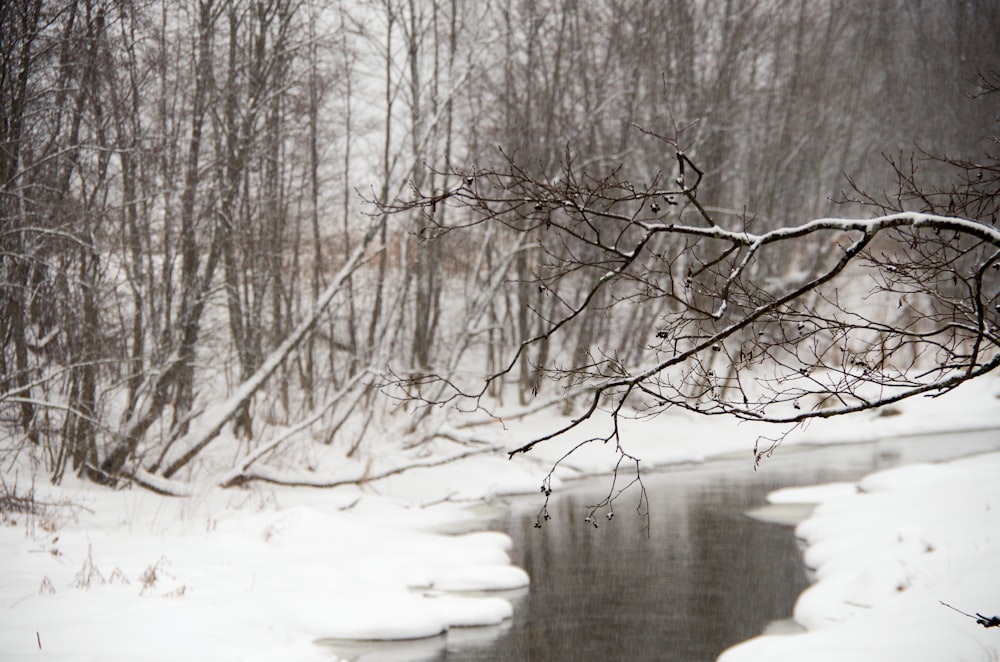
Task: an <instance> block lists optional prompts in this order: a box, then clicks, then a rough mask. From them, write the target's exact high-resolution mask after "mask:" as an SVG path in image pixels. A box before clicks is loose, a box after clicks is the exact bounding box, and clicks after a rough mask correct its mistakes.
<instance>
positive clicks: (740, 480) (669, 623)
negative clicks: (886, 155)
mask: <svg viewBox="0 0 1000 662" xmlns="http://www.w3.org/2000/svg"><path fill="white" fill-rule="evenodd" d="M995 448H1000V433H998V432H997V431H987V432H979V433H967V434H962V435H950V436H947V437H940V436H939V437H921V438H910V439H898V440H889V441H882V442H878V443H874V444H863V445H855V446H841V447H825V448H818V449H817V448H813V449H808V450H799V449H796V448H792V447H789V448H785V449H781V450H780V452H779V453H777V454H776V455H775V456H774V457H772V458H771V459H770V460H767V461H766V462H765V463H764V464H763V465H762V467H761V468H760V469H759V470H758V471H753V469H752V465H751V463H750V461H749V459H748V458H739V459H732V460H718V461H713V462H710V463H708V464H706V465H700V466H695V467H682V468H676V469H673V470H670V471H665V472H659V473H652V474H648V475H646V476H645V477H644V479H643V481H644V484H645V487H646V492H647V494H648V497H649V502H650V507H649V519H648V520H646V519H645V518H643V517H642V516H640V515H638V514H637V513H636V510H635V509H636V506H637V503H638V497H639V493H638V491H637V490H635V489H633V490H632V491H630V492H626V493H625V494H624V495H623V496H622V497H621V498H620V499H619V500H618V501H617V502H616V504H615V508H614V510H615V517H614V519H613V520H610V521H609V520H607V518H606V516H604V515H603V514H602V515H600V516H599V517H598V518H597V521H598V524H599V528H596V529H595V528H594V527H593V526H592V525H591V524H588V523H586V522H585V521H584V518H585V517H586V516H587V515H588V514H589V512H590V508H589V506H590V505H592V504H594V503H597V502H599V501H601V500H602V499H603V498H604V497H605V496H607V494H608V490H609V487H610V478H608V477H604V478H597V479H593V480H588V481H585V482H582V483H581V484H579V485H576V486H574V487H572V488H571V489H566V490H561V491H559V492H557V493H556V494H553V498H552V500H551V502H550V505H549V513H550V514H551V516H552V519H551V520H550V521H548V522H545V523H544V526H543V527H542V528H541V529H537V528H535V527H534V523H535V521H536V517H535V514H536V512H537V511H538V509H539V508H540V506H541V505H542V500H541V497H540V496H539V497H534V498H530V497H524V498H518V499H514V500H512V502H511V504H510V506H511V513H510V515H509V517H508V518H507V519H506V521H504V522H502V523H500V525H501V526H504V527H505V528H506V530H507V531H508V532H509V533H510V534H511V536H512V537H513V539H514V551H513V557H514V562H515V563H516V564H518V565H520V566H521V567H523V568H525V569H526V570H527V571H528V573H529V574H530V575H531V580H532V584H531V588H530V589H529V590H527V591H525V592H522V593H521V594H518V595H514V596H511V599H512V601H513V602H514V606H515V617H514V619H513V621H512V622H511V623H508V624H505V625H504V626H503V627H498V628H475V629H469V630H454V631H452V632H450V633H449V634H448V635H447V636H444V637H439V638H437V639H432V640H427V641H423V642H420V643H416V642H414V643H409V644H397V645H393V646H381V645H379V646H365V647H363V648H359V649H356V650H354V651H347V650H341V651H340V652H341V653H342V654H345V653H347V654H348V655H349V656H350V658H351V659H357V660H364V661H365V662H375V661H376V660H379V661H383V662H384V661H388V660H399V661H415V660H448V661H452V662H454V661H463V662H464V661H470V662H471V661H477V660H482V661H490V662H504V661H511V662H514V661H518V662H520V661H525V660H540V661H546V662H557V661H559V660H567V661H569V660H572V661H574V662H575V661H577V660H661V661H669V660H677V661H684V662H697V661H699V660H706V661H709V660H714V659H715V658H716V657H717V656H718V654H719V653H721V652H722V651H723V650H724V649H726V648H728V647H729V646H731V645H733V644H735V643H738V642H740V641H743V640H745V639H748V638H750V637H753V636H756V635H757V634H760V633H761V632H762V631H763V630H764V629H765V627H767V626H768V624H769V623H772V622H774V621H781V620H782V619H787V618H789V617H790V616H791V610H792V606H793V605H794V602H795V599H796V597H797V596H798V594H799V593H800V592H801V591H802V590H803V589H804V588H805V587H806V585H807V583H808V579H807V576H806V572H805V569H804V567H803V566H802V562H801V550H800V549H799V548H798V546H797V543H796V541H795V538H794V535H793V532H792V529H791V528H790V527H788V526H785V525H780V524H774V523H768V522H761V521H758V520H755V519H752V518H750V517H748V516H747V515H746V512H747V511H749V510H752V509H755V508H758V507H760V506H761V505H763V504H764V502H765V496H766V495H767V493H768V492H770V491H772V490H774V489H777V488H779V487H784V486H789V485H804V484H812V483H823V482H831V481H842V480H856V479H857V478H859V477H860V476H862V475H864V474H866V473H869V472H871V471H874V470H876V469H880V468H887V467H891V466H896V465H899V464H908V463H912V462H917V461H925V460H934V459H948V458H952V457H958V456H961V455H965V454H969V453H971V452H979V451H982V450H986V449H995ZM747 455H748V456H749V453H747ZM647 524H648V528H647ZM352 653H353V654H352Z"/></svg>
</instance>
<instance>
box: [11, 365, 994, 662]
mask: <svg viewBox="0 0 1000 662" xmlns="http://www.w3.org/2000/svg"><path fill="white" fill-rule="evenodd" d="M996 385H997V383H996V380H995V379H994V380H992V381H991V380H989V379H984V380H979V381H978V382H974V383H972V384H969V385H966V386H964V387H962V388H960V389H958V390H956V391H955V392H953V393H949V394H947V395H945V396H942V397H940V398H921V399H919V400H915V401H913V402H907V403H903V405H902V406H901V407H900V408H901V409H902V410H903V415H900V416H891V417H889V416H882V417H880V416H877V415H874V414H872V415H867V416H855V417H852V418H850V419H841V420H836V421H819V422H817V423H815V424H813V425H812V426H809V427H807V428H804V429H800V430H796V431H794V432H792V433H791V434H789V435H788V436H787V437H785V439H784V441H783V444H786V445H794V444H800V445H802V444H810V443H828V442H832V441H840V442H845V441H866V440H869V439H872V438H875V437H880V436H890V435H899V434H912V433H914V432H932V431H940V430H947V429H977V428H987V427H990V426H995V425H996V424H997V422H998V420H1000V417H998V416H997V415H996V414H997V413H998V408H1000V407H998V403H1000V401H998V400H997V399H996V397H995V396H994V393H995V391H996ZM497 413H498V414H499V416H500V418H498V419H496V420H495V423H494V424H490V425H485V426H483V427H480V428H477V429H476V436H477V438H479V439H480V440H485V441H487V442H488V443H492V444H494V448H493V450H491V451H489V452H485V451H488V450H489V449H484V452H481V453H480V452H478V451H477V452H476V453H468V452H466V451H467V450H468V449H467V448H461V447H460V448H457V449H456V445H455V444H454V443H453V442H446V441H443V440H442V441H436V442H433V443H431V444H428V445H426V446H424V447H422V448H421V449H420V452H421V453H423V454H424V455H423V460H424V461H425V463H426V464H427V465H428V466H426V467H424V468H418V469H412V470H407V471H403V472H401V473H394V471H395V470H396V469H398V468H399V467H400V466H402V465H404V464H405V463H406V462H412V461H413V458H412V457H409V456H406V454H405V453H402V452H393V451H392V449H391V445H389V446H390V448H388V449H387V452H384V453H381V452H380V453H378V454H373V456H372V457H370V458H368V459H367V460H366V461H367V462H368V463H369V464H368V465H367V466H362V465H361V464H357V465H351V464H350V462H348V461H346V460H345V459H344V458H343V457H342V456H341V457H331V458H323V457H314V458H312V459H314V460H316V463H315V467H314V468H315V471H314V472H313V473H311V474H309V475H303V476H302V478H303V481H305V480H307V479H314V478H315V477H316V476H317V475H319V476H323V477H324V479H327V478H329V479H330V480H337V479H338V478H340V477H350V476H351V475H362V474H364V473H366V472H371V473H372V474H375V475H382V474H385V475H386V476H387V477H385V478H383V479H381V480H377V481H372V482H368V483H366V484H364V485H363V486H361V487H358V486H354V485H344V486H340V487H336V488H333V489H310V488H284V487H276V486H272V485H269V484H266V483H263V482H260V483H251V484H249V485H248V486H245V487H242V488H232V489H228V490H224V489H219V488H215V487H205V488H202V489H194V490H193V491H192V492H191V494H190V495H189V496H186V497H184V498H169V497H162V496H159V495H156V494H153V493H151V492H148V491H145V490H142V489H139V488H134V489H129V490H124V491H112V490H109V489H106V488H102V487H99V486H95V485H90V484H83V483H78V482H74V481H73V480H72V479H71V478H67V479H66V481H65V483H64V485H63V486H62V487H54V486H48V485H40V484H39V485H36V486H34V497H35V499H36V501H37V502H38V503H39V508H38V509H37V512H36V513H34V514H31V513H12V514H8V515H7V516H5V518H4V519H3V521H2V522H0V651H2V654H3V659H5V660H8V659H13V660H16V659H22V658H26V657H27V656H29V655H30V656H32V657H35V656H37V655H38V654H39V652H40V651H41V652H42V653H44V654H45V655H47V656H50V657H54V658H56V659H60V660H114V659H121V660H136V659H142V660H151V659H153V660H155V659H164V660H166V659H170V660H177V659H212V660H230V659H239V660H272V659H295V660H327V661H328V660H330V659H331V653H330V651H328V650H324V649H323V648H321V647H320V646H317V645H316V642H317V641H318V640H323V639H341V640H343V639H407V638H413V637H437V640H438V643H435V644H433V645H432V646H431V648H432V649H433V648H434V646H440V639H441V633H447V634H446V638H447V641H448V642H449V645H451V642H452V641H453V638H454V640H455V641H457V640H458V639H459V638H464V637H471V638H476V637H478V636H482V637H485V638H487V639H488V638H489V637H495V636H499V633H500V632H501V630H502V628H503V627H504V624H505V623H506V622H507V619H509V618H510V616H511V614H512V612H513V607H512V605H511V602H510V599H511V598H510V595H509V594H508V593H497V592H498V591H509V590H510V589H517V588H520V589H521V590H522V591H523V590H524V587H526V586H527V585H528V577H527V575H526V574H525V573H524V571H523V570H521V569H519V568H516V567H514V566H513V565H512V564H511V561H510V557H509V556H508V551H509V548H510V545H511V541H510V538H509V537H508V536H506V535H505V534H502V533H496V532H488V531H480V532H477V533H464V534H463V533H462V532H463V531H465V532H468V531H471V530H474V529H482V528H484V527H488V526H489V525H490V524H491V522H493V521H495V518H496V516H497V513H498V512H499V511H500V510H501V509H502V505H501V504H497V503H495V502H492V501H491V500H492V499H494V498H495V497H499V496H502V495H505V494H514V493H525V492H537V491H538V489H539V487H540V486H541V484H542V481H543V479H545V477H546V475H547V474H548V473H549V471H550V470H551V468H552V466H553V463H556V462H558V465H559V466H558V468H557V469H556V470H555V472H554V473H553V474H552V477H551V478H552V482H551V485H552V487H554V488H558V486H559V485H560V484H561V483H563V482H565V481H566V480H570V479H573V478H577V477H580V476H584V475H589V474H595V473H605V472H608V471H611V470H613V468H614V467H615V464H616V462H617V461H618V459H619V456H618V454H617V453H616V451H615V448H614V447H613V444H602V443H593V444H589V445H586V446H584V447H582V448H581V449H580V450H579V451H578V452H576V453H574V454H572V455H570V456H568V457H565V458H564V457H563V456H564V455H565V453H566V452H567V451H568V450H570V449H571V448H573V447H574V446H576V445H578V444H579V443H580V442H581V441H583V440H584V439H586V438H587V437H588V436H590V435H594V436H600V435H603V434H606V432H607V421H606V420H595V421H592V422H590V423H588V426H587V429H585V430H583V429H581V430H579V431H576V432H575V433H574V436H573V437H572V438H568V439H562V440H555V441H553V442H552V443H547V444H543V445H540V446H539V447H537V448H536V449H535V450H533V451H532V452H531V453H529V454H527V455H523V456H517V457H516V458H515V459H513V460H508V459H507V457H506V454H505V453H504V450H505V449H512V448H516V447H518V446H520V445H521V444H523V443H525V441H527V440H529V439H531V438H533V437H534V436H536V435H538V434H540V433H541V432H543V431H549V430H552V429H553V428H554V427H555V426H556V425H557V424H558V423H559V420H558V419H557V417H556V416H555V415H554V414H552V413H550V412H543V413H539V414H537V415H534V416H532V417H530V418H527V419H517V418H513V417H512V418H511V419H510V420H504V419H503V416H504V415H505V412H502V411H500V412H497ZM621 423H622V432H623V436H622V443H623V446H624V448H625V450H627V451H628V452H629V453H631V454H633V455H635V456H636V457H639V458H641V459H642V466H643V468H644V469H645V470H648V469H651V468H653V467H655V466H662V465H666V464H671V463H678V462H703V461H705V460H707V459H710V458H712V457H718V456H727V455H729V456H731V455H732V454H733V453H737V454H739V455H741V456H743V457H745V458H746V461H747V470H748V471H751V470H752V469H751V467H752V465H753V453H752V448H753V446H754V442H755V440H756V438H757V436H758V435H761V434H767V435H774V434H775V431H774V430H773V429H771V428H763V427H760V426H754V425H752V424H740V423H737V422H734V421H730V420H726V419H721V418H710V419H705V418H698V417H695V416H693V415H690V414H684V413H678V414H674V413H670V414H668V415H663V416H659V417H656V418H652V419H645V420H623V421H622V422H621ZM323 448H328V447H325V446H324V447H323ZM456 453H458V454H459V455H461V459H458V460H455V461H453V462H444V463H438V462H435V458H445V459H447V458H450V457H452V456H455V455H456ZM627 469H628V470H630V471H631V470H634V467H627ZM4 470H5V476H4V477H5V482H6V485H7V486H8V489H10V488H11V487H12V486H13V485H14V480H15V478H16V479H17V484H18V486H19V489H20V490H21V493H22V494H23V493H24V492H25V489H24V488H25V486H26V485H30V483H31V472H30V471H26V468H25V467H23V466H21V467H20V468H15V469H10V468H8V467H5V468H4ZM15 473H17V474H18V475H16V476H15V475H14V474H15ZM998 477H1000V457H998V456H989V457H984V458H980V459H979V460H975V461H964V462H956V463H952V464H950V465H947V466H941V467H938V466H933V467H931V466H923V467H914V468H910V469H906V470H900V471H898V472H887V473H885V474H878V475H875V476H872V477H869V478H868V479H866V480H865V481H862V483H861V484H860V487H861V489H862V490H863V491H862V492H860V493H859V492H857V490H856V489H855V488H854V487H853V486H851V487H850V488H849V489H847V490H845V489H844V487H843V486H840V487H839V488H835V489H833V490H832V491H830V490H826V491H825V492H824V493H823V495H822V498H820V497H819V496H817V495H816V494H808V495H807V494H805V493H799V494H798V495H796V494H794V493H785V494H784V495H775V500H776V501H777V500H782V499H784V500H785V501H795V500H796V499H798V500H801V499H804V498H807V497H808V500H822V501H823V505H822V506H821V507H820V508H819V509H817V510H816V512H815V514H814V515H813V517H812V518H811V519H810V520H809V521H808V522H806V523H803V524H802V525H801V527H800V529H799V533H800V535H802V536H803V537H804V538H805V539H806V540H807V541H808V542H809V545H810V549H809V552H808V554H807V558H806V560H807V562H808V563H810V564H811V565H813V566H814V567H815V569H816V572H817V576H818V578H819V581H818V583H817V584H816V585H815V586H814V587H813V588H811V589H809V591H807V592H806V594H804V595H803V597H802V600H800V602H799V605H798V607H797V608H796V614H795V615H796V618H797V619H798V620H799V621H800V622H802V623H804V624H806V625H808V626H809V627H810V628H812V631H811V632H810V633H809V634H806V635H801V636H790V637H784V638H777V637H763V638H759V639H756V640H754V641H752V642H750V643H748V644H745V645H744V646H741V647H738V648H736V649H733V650H731V651H730V652H729V653H727V654H726V657H725V660H726V662H733V661H737V662H739V661H745V660H756V659H768V660H781V659H789V660H790V659H796V660H802V659H809V660H822V659H834V658H835V659H844V657H846V656H847V655H851V656H853V657H855V658H857V659H856V660H855V662H858V661H859V660H861V659H871V660H875V659H879V660H881V659H890V658H892V659H911V660H919V659H929V658H928V657H927V656H926V652H927V651H937V652H940V651H942V650H944V648H942V647H944V646H947V647H948V648H947V650H948V652H949V655H948V659H959V657H960V656H961V655H967V656H968V659H980V658H981V657H983V655H984V650H991V649H1000V643H998V642H997V641H996V639H997V637H1000V630H998V629H994V630H990V631H983V629H982V628H980V627H979V626H977V625H975V623H974V622H972V621H970V620H969V619H967V618H966V617H964V616H962V615H960V614H957V613H956V612H954V611H951V610H949V609H946V608H944V607H942V606H940V605H939V604H938V601H939V600H943V601H945V602H948V603H950V604H952V605H955V606H956V607H958V608H963V609H965V610H966V611H971V612H974V611H982V610H986V611H989V612H991V613H990V615H992V612H994V611H1000V603H998V602H997V597H996V596H997V595H1000V575H998V574H997V573H998V571H997V569H996V568H997V566H996V559H997V558H1000V548H998V539H1000V535H997V534H996V533H995V532H996V531H1000V526H998V525H1000V521H997V516H998V514H1000V493H998V491H997V490H998V489H1000V487H998V486H1000V481H998V480H997V478H998ZM421 504H423V505H421ZM470 626H489V627H483V628H474V629H471V630H470V629H466V628H468V627H470ZM483 633H485V634H483ZM984 637H985V638H984ZM428 641H430V640H428ZM886 651H892V652H893V654H892V655H889V654H887V653H886ZM897 652H898V654H897ZM976 655H978V656H979V657H978V658H977V657H975V656H976ZM824 656H827V657H824ZM866 656H867V657H866ZM935 659H938V658H935Z"/></svg>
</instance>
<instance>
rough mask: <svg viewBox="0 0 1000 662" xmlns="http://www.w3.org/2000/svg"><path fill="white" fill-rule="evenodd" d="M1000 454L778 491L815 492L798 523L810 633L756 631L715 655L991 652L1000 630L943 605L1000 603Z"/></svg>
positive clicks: (791, 495) (749, 658) (974, 608)
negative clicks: (809, 575)
mask: <svg viewBox="0 0 1000 662" xmlns="http://www.w3.org/2000/svg"><path fill="white" fill-rule="evenodd" d="M998 479H1000V453H992V454H986V455H980V456H975V457H971V458H965V459H960V460H955V461H952V462H948V463H944V464H933V465H932V464H916V465H910V466H905V467H900V468H897V469H891V470H886V471H881V472H877V473H874V474H871V475H869V476H867V477H865V478H864V479H863V480H861V481H860V482H859V483H858V484H857V486H856V489H853V490H845V489H843V488H842V486H839V487H835V488H833V489H830V488H829V487H827V488H826V489H818V490H811V491H805V490H801V491H797V492H796V491H795V490H780V491H778V492H777V493H775V494H773V495H772V496H773V500H774V501H776V502H785V503H787V502H789V501H791V500H794V499H806V498H815V499H817V500H821V501H822V502H821V503H820V504H819V505H818V506H817V507H816V509H815V510H814V511H813V513H812V515H811V516H810V517H809V518H808V519H806V520H805V521H803V522H802V523H801V524H799V525H798V527H797V528H796V535H797V536H798V537H799V538H801V539H802V540H803V541H804V542H805V544H806V546H807V548H806V552H805V557H804V558H805V563H806V565H807V567H809V568H810V569H812V571H813V572H814V573H815V579H816V581H815V583H814V584H813V585H812V586H810V587H809V588H808V589H806V591H805V592H803V593H802V595H801V596H800V598H799V600H798V602H797V603H796V605H795V614H794V616H795V620H796V621H797V622H799V623H800V624H802V625H803V626H805V627H806V628H807V629H808V632H806V633H803V634H790V635H779V636H762V637H758V638H756V639H752V640H751V641H749V642H746V643H743V644H740V645H738V646H736V647H734V648H731V649H729V650H728V651H726V652H725V653H724V654H723V655H722V656H721V657H720V658H719V660H720V662H753V661H755V660H767V661H768V662H780V661H781V660H796V661H797V660H811V661H823V660H847V659H850V660H852V662H864V661H868V660H871V661H872V662H876V661H882V660H888V659H896V660H911V661H920V660H927V661H928V662H929V661H932V660H933V661H938V660H989V659H996V656H997V654H998V653H1000V629H985V628H983V627H981V626H980V625H977V624H976V622H975V619H973V618H969V617H968V616H964V615H962V614H960V613H958V612H957V611H955V610H953V609H949V608H948V607H946V606H944V605H943V604H942V602H944V603H947V604H948V605H952V606H953V607H955V608H956V609H960V610H962V611H964V612H967V613H976V612H982V613H984V614H985V615H987V616H992V615H993V614H994V613H1000V566H998V565H997V562H996V561H997V559H998V558H1000V480H998Z"/></svg>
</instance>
